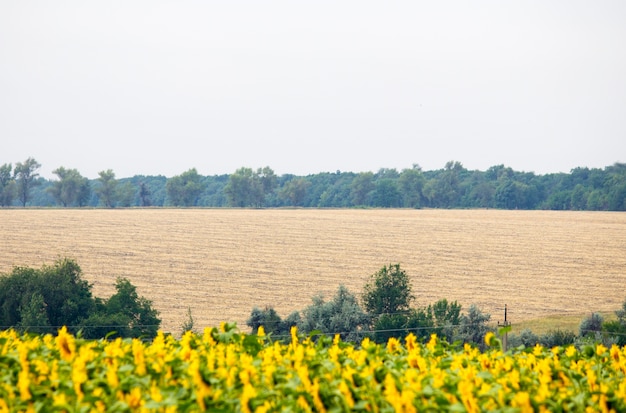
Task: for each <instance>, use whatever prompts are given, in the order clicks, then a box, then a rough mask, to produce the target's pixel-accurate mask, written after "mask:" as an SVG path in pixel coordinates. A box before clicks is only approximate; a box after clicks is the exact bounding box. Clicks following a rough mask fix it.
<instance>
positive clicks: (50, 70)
mask: <svg viewBox="0 0 626 413" xmlns="http://www.w3.org/2000/svg"><path fill="white" fill-rule="evenodd" d="M0 143H1V144H0V164H3V163H13V164H15V163H16V162H20V161H24V160H25V159H26V158H28V157H29V156H32V157H34V158H35V159H37V160H38V161H39V162H40V163H41V164H42V168H41V170H40V173H41V175H42V176H44V177H47V178H51V177H53V174H52V173H51V171H52V170H54V169H56V168H57V167H59V166H64V167H66V168H76V169H78V170H79V172H80V173H81V174H82V175H84V176H87V177H89V178H96V177H97V176H98V172H99V171H102V170H105V169H112V170H113V171H114V172H115V173H116V175H117V177H118V178H122V177H130V176H133V175H136V174H145V175H159V174H160V175H165V176H168V177H170V176H174V175H178V174H180V173H182V172H184V171H186V170H188V169H190V168H192V167H195V168H196V169H197V170H198V172H199V173H201V174H203V175H215V174H224V173H232V172H234V171H235V170H236V169H237V168H239V167H241V166H248V167H252V168H257V167H262V166H270V167H272V168H273V169H274V171H275V172H276V173H277V174H284V173H293V174H297V175H306V174H310V173H319V172H334V171H336V170H341V171H353V172H361V171H372V172H375V171H377V170H378V169H380V168H396V169H398V170H401V169H404V168H410V167H411V166H412V165H413V164H419V165H421V166H422V168H423V169H425V170H433V169H439V168H442V167H443V166H444V165H445V163H446V162H447V161H450V160H455V161H459V162H461V163H462V164H463V165H464V166H465V167H466V168H468V169H480V170H486V169H487V168H489V167H490V166H492V165H497V164H505V165H506V166H510V167H512V168H513V169H516V170H520V171H534V172H536V173H539V174H543V173H549V172H569V171H570V170H571V169H572V168H574V167H577V166H588V167H599V168H603V167H605V166H608V165H611V164H613V163H614V162H618V161H619V162H625V161H626V1H623V0H616V1H603V0H594V1H571V0H567V1H545V0H541V1H529V0H524V1H434V0H431V1H423V2H421V1H413V0H411V1H394V0H385V1H382V0H380V1H364V0H358V1H342V0H333V1H323V0H322V1H320V0H316V1H296V0H292V1H274V0H269V1H258V0H254V1H252V0H251V1H161V0H145V1H126V0H125V1H110V0H107V1H56V0H55V1H21V0H3V1H1V2H0Z"/></svg>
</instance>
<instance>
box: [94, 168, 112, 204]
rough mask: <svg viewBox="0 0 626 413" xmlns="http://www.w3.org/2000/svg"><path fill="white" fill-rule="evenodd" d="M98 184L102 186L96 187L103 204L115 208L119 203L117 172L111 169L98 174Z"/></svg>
mask: <svg viewBox="0 0 626 413" xmlns="http://www.w3.org/2000/svg"><path fill="white" fill-rule="evenodd" d="M98 176H99V178H98V182H99V183H100V185H99V186H98V187H96V189H95V192H96V195H98V198H99V199H100V203H102V204H103V205H104V206H105V207H107V208H113V207H114V206H115V203H116V202H117V180H116V179H115V172H113V170H111V169H107V170H106V171H100V172H98Z"/></svg>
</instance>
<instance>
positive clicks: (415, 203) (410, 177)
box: [398, 164, 425, 208]
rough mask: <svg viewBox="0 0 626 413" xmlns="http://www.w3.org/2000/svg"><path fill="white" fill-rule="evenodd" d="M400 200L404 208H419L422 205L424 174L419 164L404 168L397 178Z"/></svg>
mask: <svg viewBox="0 0 626 413" xmlns="http://www.w3.org/2000/svg"><path fill="white" fill-rule="evenodd" d="M398 182H399V185H400V191H401V192H402V202H403V206H404V207H405V208H420V207H421V206H422V198H423V195H422V190H423V189H424V183H425V179H424V174H423V173H422V168H420V166H419V165H417V164H415V165H413V168H411V169H404V170H403V171H402V172H401V173H400V178H398Z"/></svg>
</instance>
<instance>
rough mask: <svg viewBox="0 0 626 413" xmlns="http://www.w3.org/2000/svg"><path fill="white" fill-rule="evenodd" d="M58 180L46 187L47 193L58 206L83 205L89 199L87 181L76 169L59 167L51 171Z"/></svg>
mask: <svg viewBox="0 0 626 413" xmlns="http://www.w3.org/2000/svg"><path fill="white" fill-rule="evenodd" d="M52 173H53V174H55V175H56V176H57V177H58V178H59V180H58V181H55V182H54V183H53V184H52V186H50V187H48V192H49V193H50V195H52V197H53V198H54V199H55V201H56V202H57V203H58V204H61V205H62V206H64V207H68V206H72V205H78V206H83V205H85V203H86V201H87V198H88V197H89V191H90V189H89V180H88V179H87V178H85V177H83V176H81V174H80V173H79V172H78V171H77V170H76V169H65V168H64V167H62V166H61V167H59V168H57V169H55V170H54V171H52Z"/></svg>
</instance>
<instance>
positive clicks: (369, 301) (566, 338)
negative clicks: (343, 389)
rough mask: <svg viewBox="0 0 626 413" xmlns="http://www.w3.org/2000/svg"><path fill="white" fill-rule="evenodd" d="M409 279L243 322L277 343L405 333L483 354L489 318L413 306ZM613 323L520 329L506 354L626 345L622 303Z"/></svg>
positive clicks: (444, 305)
mask: <svg viewBox="0 0 626 413" xmlns="http://www.w3.org/2000/svg"><path fill="white" fill-rule="evenodd" d="M414 300H415V297H414V296H413V293H412V288H411V283H410V279H409V276H408V274H407V273H406V271H404V270H403V269H402V268H401V267H400V264H390V265H388V266H387V265H386V266H383V267H382V268H381V269H380V270H379V271H377V272H376V273H374V274H372V275H371V276H370V278H369V280H368V282H367V283H366V284H365V286H364V287H363V291H362V293H361V294H360V296H359V297H357V295H355V294H353V293H351V292H350V291H349V290H348V289H347V288H346V287H345V286H339V288H338V289H337V292H336V293H335V295H334V296H333V297H332V298H331V299H330V300H328V301H326V300H325V299H324V297H323V296H321V295H316V296H314V297H313V298H312V303H311V304H310V305H309V306H307V307H306V308H304V309H303V310H300V311H294V312H292V313H291V314H289V315H288V316H287V317H285V318H284V319H283V318H281V317H280V315H279V314H278V313H277V312H276V310H275V309H274V308H273V307H272V306H266V307H265V308H259V307H254V308H253V309H252V312H251V313H250V317H249V318H248V320H247V323H246V324H247V325H248V327H250V328H251V329H252V332H253V333H257V332H258V330H259V328H261V327H263V329H264V331H265V333H266V334H269V335H270V336H273V337H274V338H275V339H277V340H281V339H287V340H288V339H289V336H290V335H289V332H290V329H291V327H293V326H296V327H298V331H300V332H302V333H305V334H318V333H319V334H323V335H326V336H334V335H337V334H338V335H340V336H341V338H342V340H343V341H351V342H359V341H361V340H362V339H363V338H365V337H368V338H370V339H371V340H373V341H376V342H378V343H386V342H387V341H388V340H389V339H390V338H391V337H395V338H398V339H402V338H404V337H406V336H407V335H408V334H409V333H410V334H413V335H414V336H416V337H417V338H418V339H419V340H421V341H428V339H429V338H430V336H431V335H432V334H436V335H437V336H438V337H439V338H441V339H443V340H445V341H447V342H448V343H462V344H465V343H468V344H471V345H473V346H477V347H479V348H481V349H484V348H485V345H486V343H485V342H484V337H485V334H487V332H489V331H491V332H494V333H497V331H496V330H497V329H496V328H495V327H494V326H493V325H491V324H490V319H491V315H490V314H487V313H485V312H483V311H482V310H481V309H480V308H478V307H477V306H475V305H470V307H469V308H468V310H467V311H466V312H462V306H461V304H459V303H458V302H456V301H453V302H450V301H448V300H447V299H445V298H443V299H441V300H439V301H437V302H436V303H434V304H430V305H428V306H424V307H415V306H414V305H413V303H414ZM615 315H616V318H615V319H613V320H610V321H605V320H604V318H603V317H602V315H600V314H599V313H593V314H592V315H590V316H589V317H587V318H585V319H583V320H582V321H581V323H580V326H579V331H578V334H576V333H575V332H573V331H570V330H564V329H560V328H558V327H557V328H554V329H551V330H548V331H547V332H546V333H544V334H541V335H537V334H535V333H533V332H532V331H531V330H530V329H524V330H522V331H520V332H519V333H516V334H511V335H509V338H508V343H509V348H512V347H533V346H535V345H536V344H540V345H542V346H544V347H547V348H552V347H554V346H568V345H577V346H579V347H583V346H584V345H585V344H589V343H591V342H593V343H598V342H601V343H603V344H604V345H606V346H607V347H610V346H611V345H612V344H617V345H619V346H624V345H626V301H624V303H623V304H622V308H621V309H619V310H617V311H615Z"/></svg>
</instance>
